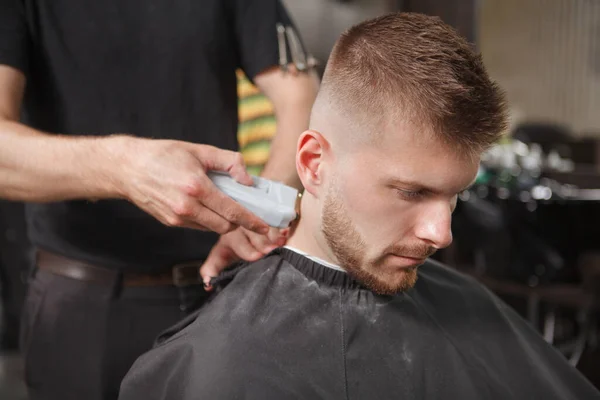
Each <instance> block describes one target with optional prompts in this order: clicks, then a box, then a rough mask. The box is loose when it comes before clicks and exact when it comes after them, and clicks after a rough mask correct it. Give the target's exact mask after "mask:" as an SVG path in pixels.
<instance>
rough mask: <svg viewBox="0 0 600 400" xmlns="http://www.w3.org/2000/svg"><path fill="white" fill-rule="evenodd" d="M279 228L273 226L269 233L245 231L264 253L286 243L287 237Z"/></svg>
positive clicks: (255, 246) (253, 244)
mask: <svg viewBox="0 0 600 400" xmlns="http://www.w3.org/2000/svg"><path fill="white" fill-rule="evenodd" d="M279 231H280V230H279V229H277V228H271V229H270V230H269V233H268V234H267V235H261V234H258V233H254V232H251V231H245V232H244V233H245V235H246V236H247V238H248V240H249V241H250V243H251V244H252V246H254V248H256V249H257V250H259V251H260V252H261V253H263V255H265V254H267V253H270V252H271V251H273V250H274V249H276V248H277V247H281V246H283V245H285V242H286V238H285V237H283V236H282V235H281V234H280V233H279Z"/></svg>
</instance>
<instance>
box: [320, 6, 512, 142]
mask: <svg viewBox="0 0 600 400" xmlns="http://www.w3.org/2000/svg"><path fill="white" fill-rule="evenodd" d="M321 92H322V93H327V97H329V98H330V99H329V101H330V102H333V104H334V106H335V105H341V106H342V107H343V109H344V110H345V111H347V112H349V113H350V115H356V114H357V113H358V114H361V115H364V116H378V115H382V112H383V113H385V112H386V110H390V106H391V108H392V109H394V108H395V110H394V111H395V112H396V115H398V114H397V113H398V112H399V113H400V115H402V116H404V117H409V118H410V122H412V123H417V124H420V125H421V126H423V125H424V126H426V127H427V128H429V129H431V130H432V131H433V132H435V134H436V135H437V136H439V137H440V138H441V139H442V140H443V141H444V142H446V143H448V144H450V145H452V146H457V145H458V146H459V147H461V148H462V149H463V150H466V151H467V152H469V153H473V152H476V153H479V152H481V151H483V150H485V149H486V148H487V147H489V146H490V145H491V144H492V143H494V142H495V141H496V140H497V139H498V138H499V137H500V135H501V134H502V132H503V131H504V130H505V129H506V125H507V115H506V102H505V96H504V94H503V92H502V91H501V90H500V88H499V87H498V86H497V85H496V84H495V83H494V82H493V81H492V80H491V79H490V78H489V76H488V74H487V72H486V70H485V67H484V65H483V62H482V59H481V56H480V55H479V54H477V53H476V52H475V51H474V49H473V48H472V46H471V45H470V44H469V43H468V42H467V41H466V40H465V39H464V38H462V37H461V36H460V35H459V34H458V32H456V31H455V30H454V29H453V28H451V27H450V26H448V25H446V24H444V23H443V22H442V21H441V20H440V19H439V18H437V17H431V16H426V15H422V14H416V13H393V14H388V15H384V16H381V17H378V18H374V19H371V20H368V21H365V22H362V23H360V24H358V25H356V26H354V27H352V28H350V29H349V30H347V31H346V32H344V33H343V34H342V36H341V37H340V38H339V39H338V41H337V42H336V44H335V46H334V49H333V51H332V53H331V56H330V58H329V61H328V64H327V67H326V70H325V73H324V76H323V81H322V85H321ZM322 93H321V94H322ZM388 114H389V112H388Z"/></svg>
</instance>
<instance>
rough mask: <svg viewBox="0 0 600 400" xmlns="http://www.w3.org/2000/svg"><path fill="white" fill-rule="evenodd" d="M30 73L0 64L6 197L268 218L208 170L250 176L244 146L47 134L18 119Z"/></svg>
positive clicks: (195, 220)
mask: <svg viewBox="0 0 600 400" xmlns="http://www.w3.org/2000/svg"><path fill="white" fill-rule="evenodd" d="M25 84H26V78H25V75H24V74H23V73H22V72H21V71H20V70H19V69H17V68H13V67H10V66H7V65H0V197H3V198H7V199H12V200H20V201H30V202H48V201H60V200H69V199H106V198H122V199H127V200H129V201H131V202H133V203H134V204H136V205H137V206H138V207H140V208H141V209H143V210H144V211H146V212H148V213H149V214H151V215H152V216H154V217H155V218H157V219H158V220H160V221H161V222H163V223H164V224H166V225H169V226H185V227H191V228H198V229H204V230H206V229H208V230H214V231H216V232H219V233H226V232H229V231H230V230H232V229H235V228H236V227H237V226H240V225H241V226H244V227H246V228H248V229H251V230H255V231H260V232H266V230H267V228H268V227H267V226H266V224H265V223H264V222H262V221H260V220H259V219H258V218H257V217H256V216H254V215H253V214H252V213H250V212H249V211H247V210H245V209H244V208H243V207H241V206H240V205H239V204H238V203H236V202H234V201H233V200H231V199H230V198H228V197H227V196H225V195H224V194H223V193H221V192H220V191H219V190H218V189H217V188H216V187H215V186H214V185H213V184H212V182H211V181H210V179H209V178H208V177H207V176H206V174H205V171H207V170H209V169H215V170H222V171H227V172H229V173H230V174H231V175H232V176H234V178H236V179H237V180H238V181H240V182H242V183H246V184H251V183H252V180H251V178H250V177H249V176H248V174H247V172H246V170H245V167H244V164H243V160H242V158H241V155H240V154H239V153H235V152H230V151H225V150H220V149H216V148H213V147H210V146H203V145H196V144H191V143H185V142H178V141H169V140H151V139H141V138H134V137H130V136H127V135H113V136H106V137H77V136H62V135H54V134H47V133H44V132H40V131H38V130H35V129H32V128H30V127H28V126H26V125H24V124H22V123H20V122H19V116H20V111H21V110H20V109H21V102H22V99H23V93H24V89H25Z"/></svg>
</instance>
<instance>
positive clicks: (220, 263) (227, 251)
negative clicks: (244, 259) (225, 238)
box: [200, 241, 238, 291]
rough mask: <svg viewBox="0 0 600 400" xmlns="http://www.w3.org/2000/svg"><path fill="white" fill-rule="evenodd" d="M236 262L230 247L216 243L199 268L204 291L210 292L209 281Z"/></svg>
mask: <svg viewBox="0 0 600 400" xmlns="http://www.w3.org/2000/svg"><path fill="white" fill-rule="evenodd" d="M237 260H238V257H237V255H236V254H235V253H234V252H233V250H232V249H231V248H230V247H228V246H226V245H224V244H223V243H222V242H220V241H219V242H217V244H216V245H215V246H214V247H213V248H212V250H211V251H210V253H209V254H208V257H206V261H204V264H202V266H201V267H200V276H201V277H202V281H203V282H204V287H205V289H206V290H209V291H210V290H212V287H211V286H210V280H211V279H212V278H214V277H216V276H218V275H219V274H220V273H221V272H222V271H223V270H224V269H225V268H227V267H228V266H229V265H231V264H233V263H234V262H236V261H237Z"/></svg>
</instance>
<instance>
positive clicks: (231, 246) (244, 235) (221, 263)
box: [200, 228, 289, 290]
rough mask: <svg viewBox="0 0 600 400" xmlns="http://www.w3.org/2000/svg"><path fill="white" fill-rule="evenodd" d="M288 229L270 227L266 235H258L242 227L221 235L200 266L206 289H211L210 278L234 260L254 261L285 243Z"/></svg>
mask: <svg viewBox="0 0 600 400" xmlns="http://www.w3.org/2000/svg"><path fill="white" fill-rule="evenodd" d="M288 234H289V229H287V228H286V229H277V228H271V229H270V230H269V233H268V234H267V235H260V234H257V233H254V232H251V231H248V230H247V229H244V228H239V229H236V230H235V231H232V232H229V233H227V234H225V235H222V236H221V238H220V239H219V241H218V242H217V244H216V245H215V246H214V247H213V248H212V250H211V251H210V253H209V255H208V257H207V258H206V261H205V262H204V264H203V265H202V267H200V275H201V276H202V280H203V281H204V285H205V288H206V290H212V287H211V286H210V285H209V282H210V279H211V278H213V277H216V276H217V275H219V274H220V273H221V271H223V270H224V269H225V268H227V267H228V266H230V265H231V264H233V263H234V262H237V261H240V260H245V261H256V260H258V259H260V258H261V257H263V256H265V255H266V254H268V253H270V252H271V251H273V250H274V249H276V248H277V247H281V246H283V245H285V243H286V241H287V238H288Z"/></svg>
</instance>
